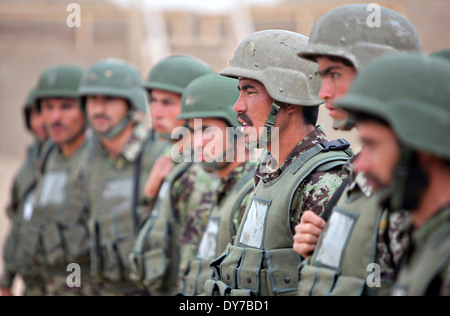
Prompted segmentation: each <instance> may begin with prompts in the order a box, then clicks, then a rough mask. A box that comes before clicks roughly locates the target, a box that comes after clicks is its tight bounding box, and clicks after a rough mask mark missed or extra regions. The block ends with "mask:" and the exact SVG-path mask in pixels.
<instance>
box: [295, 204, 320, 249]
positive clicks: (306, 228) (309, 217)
mask: <svg viewBox="0 0 450 316" xmlns="http://www.w3.org/2000/svg"><path fill="white" fill-rule="evenodd" d="M325 224H326V222H325V220H324V219H323V218H322V217H320V216H319V215H317V214H316V213H314V212H313V211H305V212H304V213H303V215H302V218H301V220H300V224H298V225H297V226H295V235H294V245H293V246H292V247H293V248H294V251H295V252H296V253H298V254H299V255H301V256H302V257H303V258H308V257H309V256H310V255H311V254H312V252H313V251H314V249H316V244H317V241H318V240H319V236H320V234H321V233H322V230H323V228H324V227H325Z"/></svg>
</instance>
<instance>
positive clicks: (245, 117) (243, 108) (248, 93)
mask: <svg viewBox="0 0 450 316" xmlns="http://www.w3.org/2000/svg"><path fill="white" fill-rule="evenodd" d="M238 90H239V93H240V96H239V99H238V100H237V101H236V103H235V104H234V106H233V110H234V111H235V112H236V113H237V114H238V115H237V117H238V121H239V123H241V124H242V126H243V127H242V129H241V131H242V133H244V134H245V141H246V142H247V143H254V142H256V141H258V139H259V138H260V137H261V134H262V133H263V127H264V125H265V123H266V120H267V118H268V117H269V113H270V110H271V108H272V103H273V99H272V98H271V97H270V95H269V94H268V93H267V90H266V88H265V87H264V85H263V84H262V83H261V82H259V81H256V80H252V79H245V78H240V79H239V86H238ZM251 127H253V128H254V129H256V132H251V133H250V131H249V129H250V128H251Z"/></svg>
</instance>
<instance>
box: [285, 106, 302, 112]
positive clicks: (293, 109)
mask: <svg viewBox="0 0 450 316" xmlns="http://www.w3.org/2000/svg"><path fill="white" fill-rule="evenodd" d="M300 109H301V107H300V106H298V105H294V104H286V111H287V112H288V113H289V114H292V113H294V112H295V111H298V110H300Z"/></svg>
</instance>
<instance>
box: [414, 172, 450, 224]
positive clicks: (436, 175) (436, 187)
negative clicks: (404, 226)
mask: <svg viewBox="0 0 450 316" xmlns="http://www.w3.org/2000/svg"><path fill="white" fill-rule="evenodd" d="M429 170H430V173H429V185H428V187H427V189H426V191H425V192H424V193H423V195H422V197H421V200H420V204H419V207H418V208H417V209H415V210H413V211H412V212H411V216H412V220H413V223H414V226H415V227H416V228H420V227H421V226H422V225H423V224H425V222H426V221H427V220H428V219H429V218H431V217H432V216H433V215H434V214H436V213H437V212H439V211H440V210H441V209H442V208H444V207H446V206H447V205H449V204H450V168H448V167H446V166H443V167H442V168H440V167H439V165H436V164H433V165H431V168H430V169H429Z"/></svg>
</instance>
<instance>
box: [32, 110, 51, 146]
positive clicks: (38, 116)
mask: <svg viewBox="0 0 450 316" xmlns="http://www.w3.org/2000/svg"><path fill="white" fill-rule="evenodd" d="M30 127H31V131H32V132H33V134H34V135H35V136H36V137H37V139H38V140H39V141H41V142H44V141H45V140H46V139H47V131H46V130H45V121H44V116H43V115H42V113H40V112H38V111H37V109H35V108H31V109H30Z"/></svg>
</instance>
